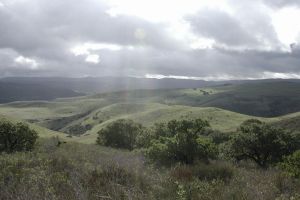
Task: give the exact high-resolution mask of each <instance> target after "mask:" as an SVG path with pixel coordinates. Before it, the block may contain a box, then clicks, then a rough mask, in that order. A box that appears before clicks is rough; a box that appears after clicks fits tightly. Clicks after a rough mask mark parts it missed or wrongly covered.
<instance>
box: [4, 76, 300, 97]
mask: <svg viewBox="0 0 300 200" xmlns="http://www.w3.org/2000/svg"><path fill="white" fill-rule="evenodd" d="M274 81H275V82H280V81H287V80H281V79H265V80H229V81H205V80H191V79H174V78H164V79H155V78H135V77H85V78H66V77H8V78H2V79H0V84H1V83H3V82H4V83H19V84H35V85H40V86H46V87H51V88H63V89H69V90H73V91H76V92H79V93H85V94H92V93H103V92H115V91H125V90H136V89H185V88H201V87H210V86H216V85H223V84H242V83H251V82H274ZM288 81H292V82H300V80H297V79H293V80H292V79H290V80H288Z"/></svg>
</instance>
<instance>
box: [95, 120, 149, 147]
mask: <svg viewBox="0 0 300 200" xmlns="http://www.w3.org/2000/svg"><path fill="white" fill-rule="evenodd" d="M141 131H143V128H142V125H141V124H138V123H135V122H134V121H132V120H126V119H120V120H117V121H115V122H113V123H110V124H108V125H107V126H106V127H105V128H103V129H101V130H100V131H99V132H98V138H97V143H98V144H101V145H104V146H110V147H114V148H123V149H129V150H133V148H134V147H135V144H136V138H137V135H139V134H140V132H141Z"/></svg>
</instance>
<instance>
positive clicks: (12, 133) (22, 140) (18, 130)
mask: <svg viewBox="0 0 300 200" xmlns="http://www.w3.org/2000/svg"><path fill="white" fill-rule="evenodd" d="M37 138H38V133H37V132H36V131H34V130H32V129H30V128H29V126H28V125H27V124H24V123H16V124H14V123H11V122H9V121H0V153H1V152H6V153H12V152H16V151H30V150H32V149H33V148H34V145H35V142H36V140H37Z"/></svg>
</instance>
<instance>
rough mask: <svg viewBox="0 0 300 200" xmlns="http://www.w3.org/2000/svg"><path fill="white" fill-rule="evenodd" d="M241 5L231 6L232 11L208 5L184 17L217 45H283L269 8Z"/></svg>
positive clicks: (194, 28) (237, 47) (203, 35)
mask: <svg viewBox="0 0 300 200" xmlns="http://www.w3.org/2000/svg"><path fill="white" fill-rule="evenodd" d="M238 5H239V6H238V7H237V8H236V7H232V9H233V11H232V13H229V12H226V11H224V10H220V9H207V8H206V9H203V10H200V11H199V12H197V13H196V14H194V15H189V16H187V17H186V18H185V19H186V20H187V22H189V23H190V25H191V29H192V30H193V31H194V32H195V33H196V34H198V35H199V36H202V37H206V38H208V39H213V40H215V42H216V45H217V46H222V47H228V48H235V49H261V50H266V49H278V48H280V46H281V44H280V41H279V40H278V38H277V35H276V32H275V30H274V27H273V25H272V21H271V18H270V17H269V16H268V15H267V14H266V10H265V9H263V7H262V6H259V4H258V5H257V4H255V6H254V4H253V3H240V4H238ZM248 10H251V12H249V11H248Z"/></svg>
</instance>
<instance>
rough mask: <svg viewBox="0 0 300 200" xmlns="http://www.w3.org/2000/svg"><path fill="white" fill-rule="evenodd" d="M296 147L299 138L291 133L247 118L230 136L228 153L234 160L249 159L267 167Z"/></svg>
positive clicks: (297, 146)
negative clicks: (236, 131) (233, 134)
mask: <svg viewBox="0 0 300 200" xmlns="http://www.w3.org/2000/svg"><path fill="white" fill-rule="evenodd" d="M297 148H299V140H297V138H295V136H294V135H293V134H291V133H289V132H286V131H284V130H282V129H278V128H274V127H272V126H270V125H268V124H266V123H263V122H261V121H259V120H248V121H245V122H244V123H242V124H241V126H240V128H239V130H238V133H237V134H236V135H235V136H234V137H233V138H232V141H231V144H230V153H231V155H232V156H233V157H234V158H235V159H236V160H243V159H250V160H252V161H254V162H256V163H257V164H258V165H259V166H261V167H267V166H268V165H270V164H273V163H276V162H279V161H281V160H282V158H283V156H285V155H289V154H291V153H293V152H294V151H295V150H296V149H297Z"/></svg>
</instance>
